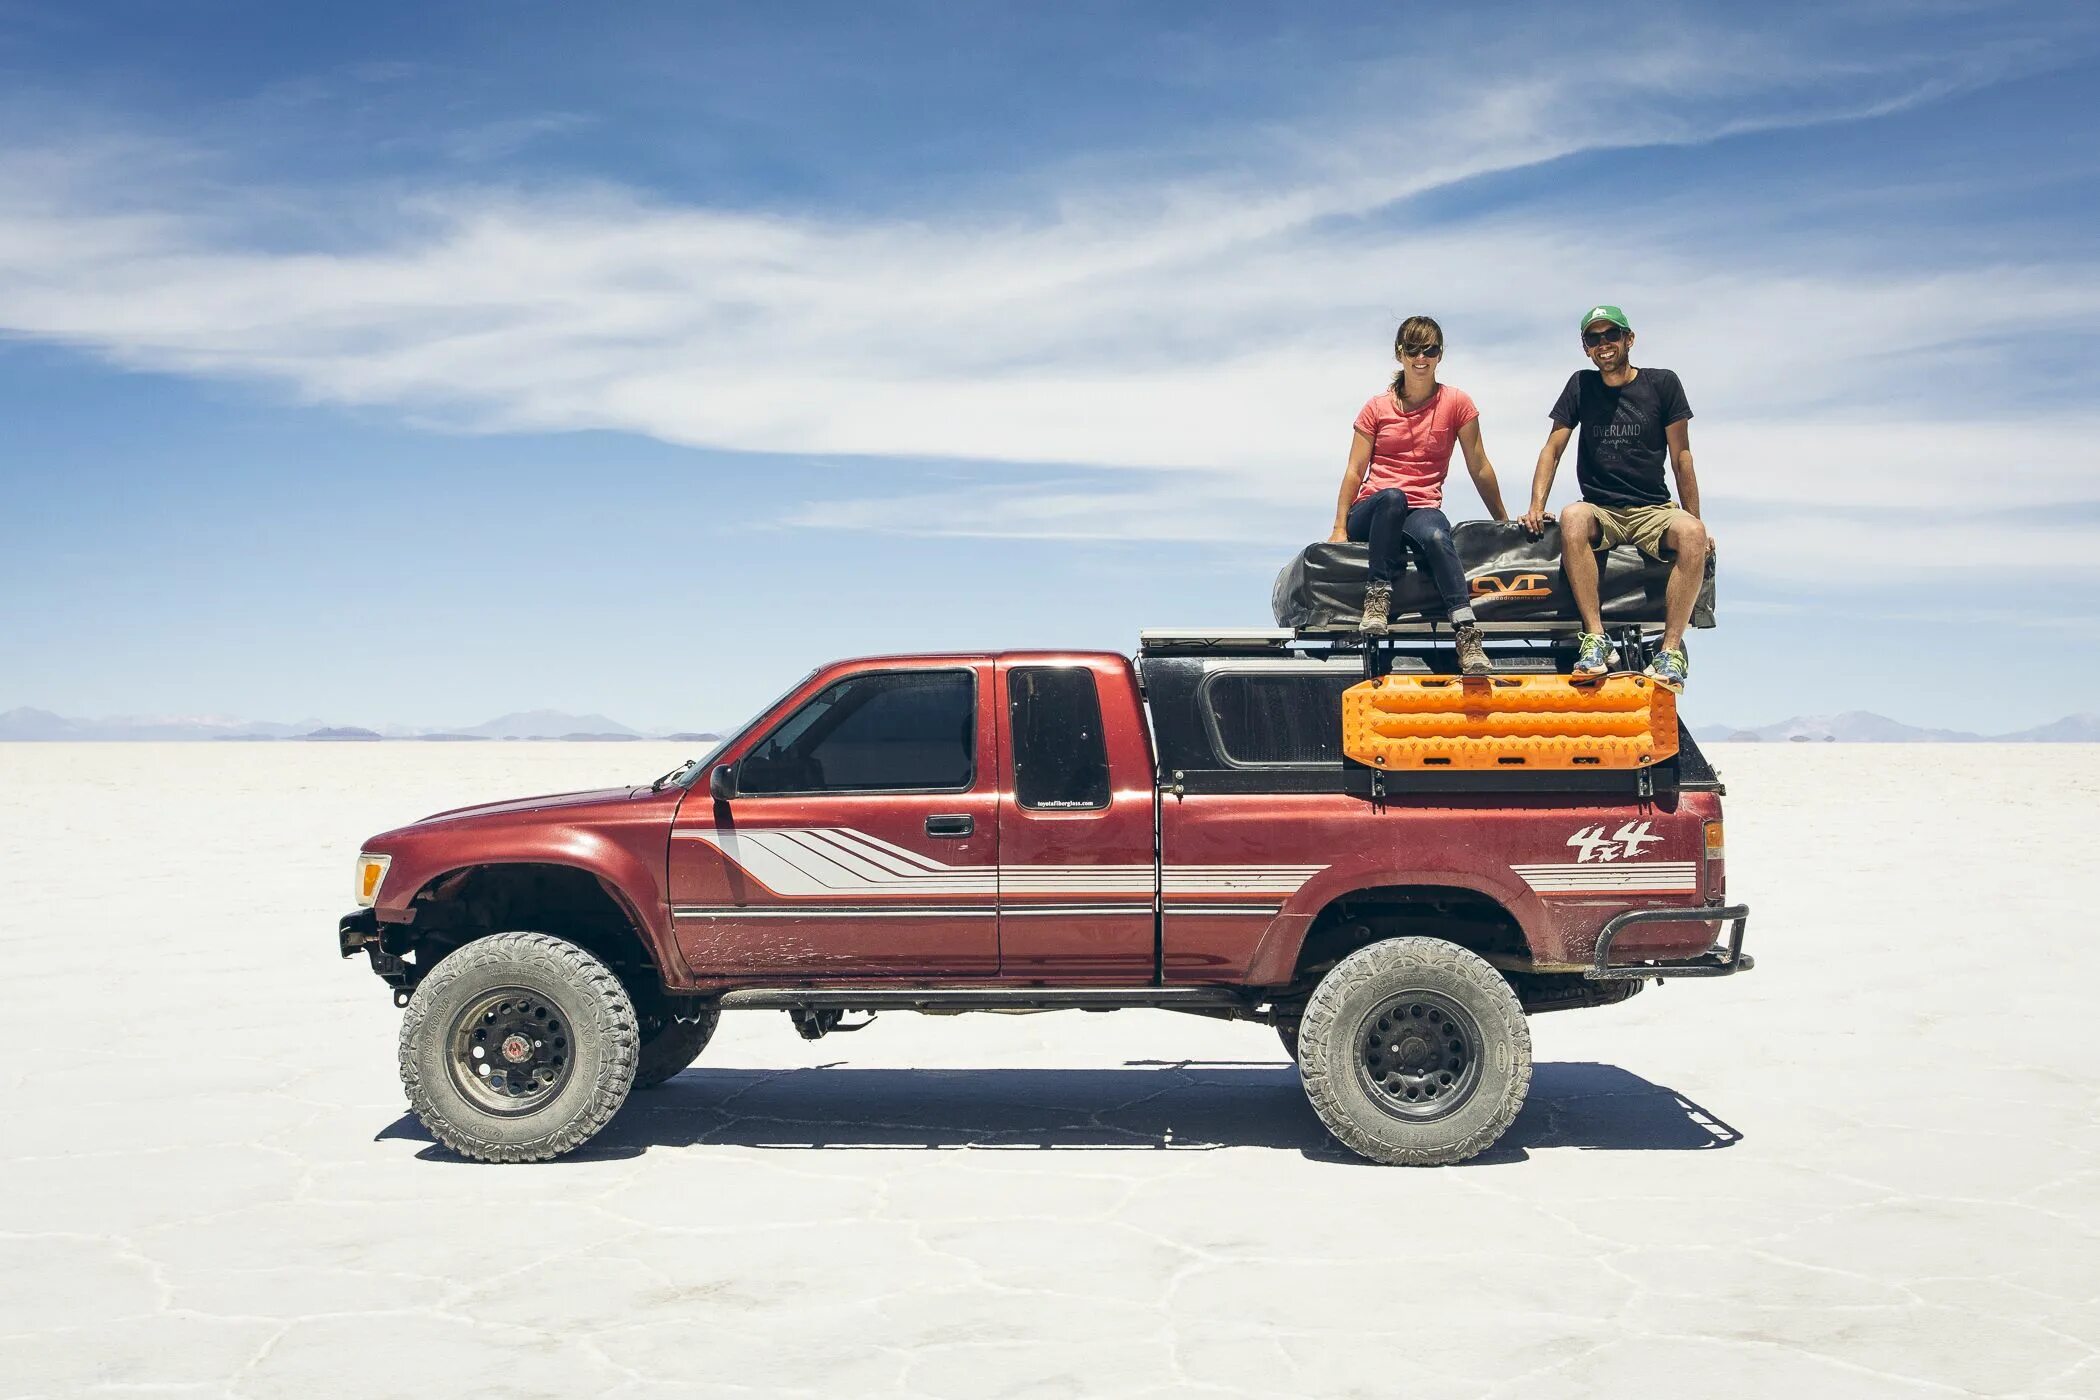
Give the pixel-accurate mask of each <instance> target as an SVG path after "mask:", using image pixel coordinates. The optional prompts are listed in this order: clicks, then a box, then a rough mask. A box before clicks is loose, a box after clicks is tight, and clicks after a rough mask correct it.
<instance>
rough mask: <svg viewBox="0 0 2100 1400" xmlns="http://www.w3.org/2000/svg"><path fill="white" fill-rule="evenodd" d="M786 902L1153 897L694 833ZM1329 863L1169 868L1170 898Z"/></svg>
mask: <svg viewBox="0 0 2100 1400" xmlns="http://www.w3.org/2000/svg"><path fill="white" fill-rule="evenodd" d="M675 835H676V836H678V837H679V838H680V839H683V840H691V841H705V842H706V843H707V844H708V845H710V846H713V847H714V848H715V849H716V850H718V851H720V852H721V853H722V854H723V855H724V856H726V857H727V858H728V859H729V860H731V861H733V862H734V863H736V864H737V865H739V866H741V867H743V869H744V871H745V872H746V873H747V874H749V875H750V876H751V878H752V879H754V880H756V881H758V882H759V883H760V884H762V885H764V886H765V887H766V888H767V889H768V890H770V891H772V892H773V893H774V894H776V895H779V896H780V897H782V898H783V899H798V898H808V897H811V896H821V895H856V894H858V895H881V896H885V897H898V898H906V897H922V898H923V897H925V896H927V895H972V894H998V895H1027V894H1041V895H1060V894H1061V895H1119V894H1120V895H1147V896H1149V895H1150V894H1151V893H1152V882H1153V873H1152V867H1151V866H1149V865H996V866H994V865H944V864H942V863H941V862H940V861H937V860H933V859H931V858H930V857H927V856H922V855H920V854H918V853H917V852H915V851H909V850H906V849H905V848H904V847H902V846H897V845H892V844H891V843H890V842H887V841H884V840H882V839H881V838H879V837H875V836H870V835H868V833H866V832H864V831H855V830H852V829H851V828H847V827H766V828H757V829H752V830H745V831H718V830H713V829H693V830H686V831H679V832H676V833H675ZM1326 868H1327V867H1326V866H1324V865H1170V866H1168V867H1166V869H1165V871H1164V872H1163V873H1162V878H1161V883H1162V885H1163V886H1164V889H1165V892H1166V893H1167V894H1169V895H1180V896H1190V895H1233V894H1238V895H1249V894H1280V895H1291V894H1296V893H1297V892H1298V889H1299V887H1300V886H1302V885H1304V883H1305V882H1306V881H1307V880H1310V879H1311V878H1312V877H1313V876H1315V875H1317V874H1319V873H1320V872H1321V871H1322V870H1325V869H1326Z"/></svg>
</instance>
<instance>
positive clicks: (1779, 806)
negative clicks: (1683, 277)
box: [0, 744, 2100, 1400]
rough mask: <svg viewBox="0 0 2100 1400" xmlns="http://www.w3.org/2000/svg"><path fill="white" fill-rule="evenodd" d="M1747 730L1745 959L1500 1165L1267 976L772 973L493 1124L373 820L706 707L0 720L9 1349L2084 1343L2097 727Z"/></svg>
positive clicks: (103, 1386)
mask: <svg viewBox="0 0 2100 1400" xmlns="http://www.w3.org/2000/svg"><path fill="white" fill-rule="evenodd" d="M1716 756H1717V757H1718V758H1719V759H1720V761H1721V764H1722V767H1723V768H1724V769H1725V770H1726V776H1727V778H1728V780H1729V783H1730V785H1731V788H1732V792H1731V795H1730V797H1729V799H1728V807H1729V828H1730V829H1729V832H1728V837H1729V843H1728V844H1729V853H1730V856H1731V858H1732V859H1731V861H1730V875H1731V877H1732V886H1731V888H1732V892H1733V893H1734V894H1735V895H1737V896H1738V897H1740V898H1743V899H1747V900H1748V901H1749V902H1750V903H1751V905H1752V908H1753V911H1754V917H1753V919H1752V922H1751V928H1750V947H1751V949H1752V950H1753V951H1754V952H1756V953H1757V955H1758V957H1759V967H1758V970H1757V971H1756V972H1754V973H1752V974H1750V975H1749V976H1746V977H1742V978H1738V979H1731V980H1728V981H1724V982H1718V983H1709V984H1704V985H1699V984H1680V985H1676V986H1670V987H1665V988H1662V989H1660V990H1650V991H1649V992H1647V993H1645V994H1643V995H1642V996H1640V997H1639V998H1637V999H1636V1000H1634V1001H1632V1002H1630V1003H1628V1004H1627V1005H1625V1006H1621V1007H1611V1008H1605V1009H1603V1010H1599V1011H1594V1012H1575V1013H1564V1014H1557V1015H1551V1016H1545V1017H1541V1018H1539V1019H1538V1020H1537V1021H1536V1022H1535V1023H1534V1025H1533V1035H1534V1038H1535V1041H1536V1045H1537V1054H1538V1060H1539V1065H1538V1072H1537V1075H1536V1077H1535V1079H1534V1081H1533V1087H1532V1096H1531V1102H1530V1104H1529V1105H1528V1106H1527V1108H1526V1109H1525V1111H1524V1113H1523V1115H1522V1116H1521V1117H1519V1119H1518V1120H1517V1123H1516V1125H1515V1126H1514V1127H1513V1128H1512V1129H1511V1131H1510V1133H1509V1135H1508V1137H1507V1138H1505V1139H1504V1141H1503V1143H1502V1144H1501V1145H1499V1146H1498V1147H1497V1148H1496V1149H1494V1150H1493V1151H1492V1152H1490V1153H1489V1154H1488V1155H1487V1156H1485V1157H1484V1158H1482V1159H1481V1160H1480V1161H1478V1162H1476V1163H1473V1164H1470V1165H1467V1166H1464V1167H1458V1168H1446V1169H1443V1170H1436V1171H1402V1170H1387V1169H1379V1168H1373V1167H1367V1166H1364V1165H1362V1164H1359V1163H1357V1162H1356V1161H1355V1160H1354V1159H1352V1158H1350V1157H1348V1156H1347V1155H1346V1154H1344V1153H1342V1152H1340V1151H1339V1150H1338V1149H1336V1148H1335V1147H1334V1146H1333V1144H1332V1143H1330V1142H1329V1141H1328V1140H1327V1139H1326V1137H1325V1136H1324V1134H1322V1132H1321V1131H1320V1129H1319V1125H1318V1123H1317V1122H1316V1121H1315V1120H1314V1118H1313V1116H1312V1113H1311V1111H1310V1109H1308V1108H1307V1107H1306V1105H1305V1102H1304V1099H1303V1097H1302V1096H1301V1095H1300V1094H1299V1092H1298V1089H1297V1085H1296V1080H1295V1076H1294V1074H1293V1073H1292V1071H1291V1070H1290V1068H1289V1067H1288V1065H1287V1064H1286V1063H1285V1062H1284V1061H1283V1060H1282V1058H1281V1056H1280V1054H1279V1052H1278V1050H1277V1048H1276V1044H1275V1041H1274V1038H1273V1036H1272V1035H1271V1033H1270V1032H1269V1031H1268V1030H1267V1029H1266V1028H1263V1027H1257V1026H1235V1025H1230V1024H1221V1023H1216V1022H1211V1021H1207V1020H1203V1019H1199V1018H1195V1017H1176V1016H1171V1015H1168V1014H1166V1013H1152V1012H1147V1013H1136V1012H1131V1013H1121V1014H1118V1015H1114V1016H1090V1015H1086V1014H1084V1013H1062V1014H1058V1015H1053V1016H1039V1017H1026V1018H1019V1017H986V1016H979V1017H964V1018H958V1019H952V1020H951V1019H933V1018H917V1017H911V1016H901V1015H890V1016H884V1017H882V1018H881V1019H880V1020H879V1021H878V1022H877V1024H876V1025H875V1026H874V1027H872V1028H870V1029H869V1030H867V1031H864V1032H862V1033H860V1034H857V1035H853V1036H850V1037H839V1038H836V1039H832V1040H826V1041H823V1042H821V1043H819V1044H815V1045H809V1044H805V1043H804V1042H803V1041H801V1040H799V1039H797V1038H796V1037H795V1036H794V1034H793V1033H792V1031H791V1030H790V1029H789V1027H788V1025H787V1022H786V1018H785V1017H781V1016H778V1015H769V1014H758V1013H751V1014H743V1015H735V1016H731V1017H729V1018H727V1019H726V1020H725V1022H724V1026H723V1029H722V1032H721V1034H720V1035H719V1036H718V1037H717V1039H716V1041H715V1043H714V1044H713V1045H712V1046H710V1047H709V1049H708V1051H707V1053H706V1055H705V1056H703V1057H702V1059H701V1061H700V1063H699V1064H698V1065H697V1066H695V1068H694V1069H692V1070H690V1071H688V1072H687V1073H686V1074H684V1075H681V1076H679V1077H678V1078H677V1079H675V1080H673V1081H672V1082H671V1083H670V1084H669V1085H667V1086H666V1087H664V1088H663V1089H660V1090H658V1091H655V1092H653V1093H647V1094H641V1095H637V1096H636V1097H635V1099H634V1100H633V1101H631V1103H630V1105H629V1107H628V1108H627V1109H626V1110H625V1111H624V1112H623V1113H622V1114H621V1116H620V1117H619V1118H618V1119H616V1120H615V1121H614V1123H613V1124H612V1126H611V1127H610V1128H609V1129H608V1130H607V1132H606V1133H605V1134H604V1135H603V1136H602V1137H601V1138H600V1139H599V1140H598V1141H596V1142H595V1143H593V1144H592V1145H591V1146H590V1147H589V1148H587V1149H586V1150H585V1151H584V1152H582V1153H579V1154H578V1155H577V1156H576V1157H574V1158H572V1159H569V1160H565V1161H562V1162H556V1163H551V1164H548V1165H545V1166H539V1167H523V1168H496V1167H484V1166H479V1165H475V1164H471V1163H465V1162H461V1161H459V1160H457V1159H455V1158H453V1157H451V1156H450V1155H449V1154H446V1153H444V1152H442V1151H441V1150H439V1149H438V1148H436V1147H435V1146H434V1145H433V1144H432V1143H431V1141H430V1138H429V1136H428V1134H426V1133H425V1132H424V1131H423V1130H422V1128H421V1126H420V1125H419V1124H417V1123H416V1122H415V1121H414V1120H413V1119H412V1118H408V1117H406V1116H405V1115H404V1110H403V1106H402V1100H401V1095H400V1090H399V1086H398V1083H397V1081H396V1080H395V1077H394V1069H393V1035H394V1030H395V1027H396V1025H397V1024H398V1020H397V1018H398V1013H397V1012H395V1011H394V1010H393V1009H392V1007H391V1006H390V1005H389V1004H388V1000H387V997H386V995H385V992H384V988H383V987H382V986H381V985H380V984H379V983H378V982H377V981H376V979H374V978H373V977H372V976H371V975H370V974H369V973H368V972H367V971H365V970H364V968H363V965H362V964H359V963H351V964H345V963H341V962H338V961H337V959H336V957H335V952H334V920H335V918H336V916H337V915H338V914H340V913H341V912H343V909H344V908H345V907H346V900H345V897H344V893H345V890H346V889H347V886H348V883H349V866H350V858H351V856H352V855H353V854H354V853H355V850H356V846H357V842H358V840H359V839H360V838H361V837H363V836H365V835H368V834H369V833H371V832H373V831H376V830H380V829H382V828H384V827H387V826H391V825H395V824H398V823H399V822H400V821H402V820H403V819H405V818H407V817H411V816H413V815H415V814H417V813H420V812H426V811H434V810H437V809H439V808H443V807H450V806H457V805H459V804H460V803H462V802H468V801H473V800H478V799H481V798H495V797H502V796H509V795H516V794H519V793H524V792H539V791H551V790H555V789H559V788H573V787H587V786H598V785H602V784H604V783H606V782H608V781H617V780H619V779H620V778H622V777H628V776H633V775H634V774H637V773H639V774H649V773H655V772H660V771H662V770H663V769H665V768H668V767H670V766H671V764H672V763H673V762H675V761H676V760H677V759H678V758H679V757H682V755H681V754H678V753H675V752H671V751H668V750H666V751H664V752H662V753H658V752H657V751H656V750H654V749H652V748H649V747H648V746H641V747H639V748H638V747H637V746H634V745H627V746H622V747H620V748H619V749H617V750H609V749H607V748H604V747H601V746H597V745H575V746H567V745H558V744H550V745H531V746H518V745H502V746H497V745H460V746H457V747H453V746H444V745H386V746H324V745H314V746H291V745H252V746H250V745H239V746H232V745H201V744H200V745H168V746H154V745H85V746H63V745H23V744H16V745H0V869H5V870H6V871H8V872H9V873H10V874H11V875H12V876H13V877H14V878H13V880H12V882H11V891H10V894H11V897H10V899H9V900H8V901H7V902H6V904H5V906H4V907H0V949H4V952H5V953H6V954H7V966H8V968H9V976H8V978H7V982H6V987H7V990H6V994H5V995H6V1003H5V1006H6V1015H7V1020H8V1023H9V1032H10V1043H11V1044H12V1045H13V1046H14V1047H15V1057H14V1059H13V1062H12V1063H10V1064H9V1065H7V1066H6V1068H5V1069H4V1070H0V1082H4V1083H5V1086H6V1103H7V1118H6V1132H5V1134H4V1136H0V1397H5V1396H15V1395H24V1396H28V1395H50V1396H74V1395H94V1394H110V1395H116V1394H127V1395H130V1394H137V1393H139V1392H140V1391H142V1390H144V1391H150V1392H153V1393H163V1392H165V1393H169V1394H177V1395H192V1394H194V1395H231V1396H242V1397H248V1396H278V1395H298V1396H301V1397H306V1396H319V1397H326V1396H344V1397H352V1396H354V1397H360V1400H363V1398H364V1397H377V1396H390V1395H402V1396H409V1395H414V1396H417V1397H424V1396H431V1395H447V1394H473V1393H494V1394H501V1395H503V1396H504V1397H506V1400H529V1397H534V1396H541V1395H545V1396H557V1395H559V1396H574V1395H583V1394H612V1395H618V1396H621V1397H629V1398H631V1400H645V1398H646V1397H652V1396H658V1395H662V1396H670V1395H680V1396H687V1395H695V1394H699V1395H709V1394H719V1395H724V1396H769V1397H770V1396H776V1395H794V1394H811V1395H815V1394H826V1395H830V1394H838V1393H848V1392H858V1393H863V1394H905V1395H928V1396H958V1397H964V1396H967V1397H977V1396H986V1395H1001V1396H1008V1395H1011V1396H1066V1395H1070V1396H1122V1395H1182V1394H1213V1395H1224V1396H1234V1395H1364V1396H1388V1395H1392V1394H1395V1393H1398V1392H1401V1391H1404V1390H1407V1389H1426V1388H1428V1387H1431V1386H1434V1387H1435V1389H1436V1391H1437V1393H1438V1394H1439V1395H1442V1396H1451V1397H1473V1396H1478V1397H1489V1396H1497V1397H1499V1396H1508V1397H1518V1396H1521V1397H1524V1400H1537V1398H1538V1397H1554V1396H1563V1395H1567V1396H1576V1395H1592V1394H1597V1393H1600V1392H1611V1393H1617V1394H1633V1395H1642V1394H1650V1393H1669V1394H1673V1395H1697V1396H1701V1397H1728V1396H1743V1397H1752V1396H1755V1397H1769V1396H1771V1395H1774V1394H1781V1393H1793V1394H1801V1395H1843V1396H1848V1397H1849V1396H1867V1397H1873V1396H1957V1395H2022V1396H2036V1397H2045V1398H2047V1397H2072V1396H2083V1397H2091V1396H2095V1395H2100V1113H2096V1109H2100V1061H2096V1058H2095V1056H2094V1055H2093V1053H2092V1049H2091V1046H2090V1043H2089V1039H2088V1037H2087V1034H2086V1031H2085V1026H2086V1024H2087V1020H2088V1015H2089V1013H2088V1009H2087V1007H2086V1006H2085V1004H2084V1002H2085V994H2086V989H2088V988H2090V987H2091V986H2093V985H2096V982H2100V979H2096V977H2095V974H2096V973H2100V944H2096V943H2095V942H2094V940H2092V939H2090V938H2087V937H2085V936H2084V935H2083V934H2082V933H2081V932H2080V930H2081V929H2082V927H2083V923H2082V914H2083V910H2084V895H2085V891H2086V890H2088V889H2090V888H2091V887H2092V886H2093V885H2094V883H2095V882H2096V877H2100V854H2096V853H2095V847H2096V845H2100V843H2096V841H2095V837H2096V835H2100V830H2096V826H2100V823H2096V821H2095V819H2094V813H2096V812H2100V802H2096V801H2095V799H2096V797H2100V749H2094V748H2089V747H2042V746H2033V747H2024V748H1998V749H1994V748H1989V747H1973V746H1964V747H1961V748H1947V749H1935V748H1893V747H1891V748H1872V747H1866V746H1858V747H1853V746H1829V747H1825V746H1816V747H1814V748H1805V747H1802V746H1783V747H1781V746H1775V747H1769V748H1757V747H1752V746H1735V747H1722V748H1720V749H1719V750H1718V753H1717V755H1716ZM1807 798H1812V799H1813V801H1808V800H1805V799H1807Z"/></svg>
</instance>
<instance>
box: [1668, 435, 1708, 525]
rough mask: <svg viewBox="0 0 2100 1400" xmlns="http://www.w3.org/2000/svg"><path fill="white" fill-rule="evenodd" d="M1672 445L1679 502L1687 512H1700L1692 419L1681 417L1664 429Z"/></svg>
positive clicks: (1671, 468) (1671, 461) (1672, 461)
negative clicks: (1694, 461)
mask: <svg viewBox="0 0 2100 1400" xmlns="http://www.w3.org/2000/svg"><path fill="white" fill-rule="evenodd" d="M1663 437H1664V439H1665V440H1666V441H1667V442H1668V443H1669V445H1670V470H1672V471H1674V472H1675V473H1677V503H1678V504H1679V505H1680V506H1682V507H1684V510H1685V512H1686V514H1689V515H1697V514H1699V477H1698V474H1697V473H1695V472H1694V471H1693V470H1692V420H1691V419H1689V418H1680V419H1678V420H1677V421H1676V422H1675V423H1672V424H1671V425H1670V426H1669V427H1667V428H1665V429H1663Z"/></svg>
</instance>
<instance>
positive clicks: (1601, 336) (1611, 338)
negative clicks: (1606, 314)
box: [1582, 326, 1626, 350]
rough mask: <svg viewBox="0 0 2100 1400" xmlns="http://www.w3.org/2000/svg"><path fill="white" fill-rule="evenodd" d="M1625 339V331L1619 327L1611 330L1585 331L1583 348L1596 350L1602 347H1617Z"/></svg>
mask: <svg viewBox="0 0 2100 1400" xmlns="http://www.w3.org/2000/svg"><path fill="white" fill-rule="evenodd" d="M1625 338H1626V332H1625V330H1623V329H1622V328H1621V327H1618V326H1613V327H1612V328H1611V329H1609V330H1602V331H1584V332H1583V333H1582V346H1583V348H1584V349H1585V350H1594V349H1596V348H1597V347H1598V346H1600V345H1617V344H1618V343H1619V342H1620V341H1622V340H1624V339H1625Z"/></svg>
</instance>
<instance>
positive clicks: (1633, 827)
mask: <svg viewBox="0 0 2100 1400" xmlns="http://www.w3.org/2000/svg"><path fill="white" fill-rule="evenodd" d="M1648 826H1649V824H1648V823H1647V822H1627V823H1626V824H1625V825H1624V826H1622V827H1620V828H1619V829H1618V830H1617V831H1614V832H1613V833H1612V834H1611V835H1609V836H1606V835H1605V834H1604V828H1603V827H1602V826H1586V827H1584V828H1583V829H1582V830H1580V831H1578V832H1576V833H1575V834H1574V835H1573V836H1570V837H1569V838H1568V844H1569V845H1570V846H1573V847H1575V848H1576V849H1577V850H1579V851H1580V852H1582V854H1580V855H1578V856H1577V857H1575V859H1576V860H1577V862H1588V861H1593V860H1599V861H1602V860H1617V859H1619V858H1620V857H1621V856H1624V857H1625V858H1626V859H1628V860H1631V859H1633V858H1634V857H1635V856H1637V855H1639V854H1640V853H1641V847H1643V846H1652V845H1654V844H1655V843H1656V842H1657V841H1660V840H1662V837H1660V836H1655V835H1651V834H1650V833H1649V830H1648Z"/></svg>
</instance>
